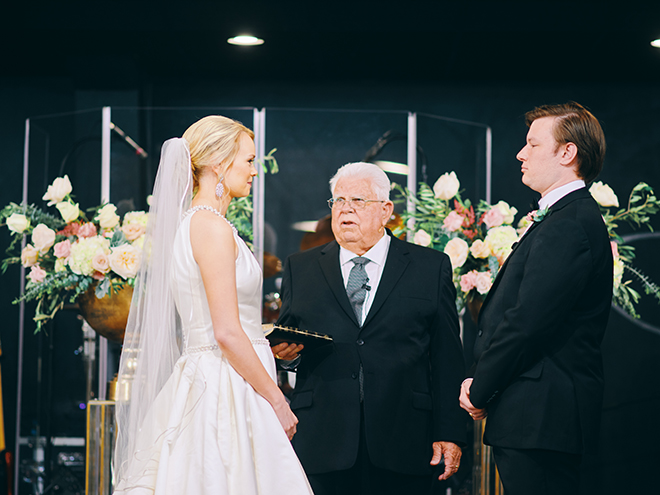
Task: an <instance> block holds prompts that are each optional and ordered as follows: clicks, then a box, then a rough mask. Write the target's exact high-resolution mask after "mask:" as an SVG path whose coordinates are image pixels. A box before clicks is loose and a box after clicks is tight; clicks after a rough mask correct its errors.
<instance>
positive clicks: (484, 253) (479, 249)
mask: <svg viewBox="0 0 660 495" xmlns="http://www.w3.org/2000/svg"><path fill="white" fill-rule="evenodd" d="M470 253H471V254H472V256H474V257H475V258H488V257H489V256H490V248H489V247H488V244H486V243H485V242H484V241H482V240H481V239H477V240H476V241H474V242H473V243H472V246H470Z"/></svg>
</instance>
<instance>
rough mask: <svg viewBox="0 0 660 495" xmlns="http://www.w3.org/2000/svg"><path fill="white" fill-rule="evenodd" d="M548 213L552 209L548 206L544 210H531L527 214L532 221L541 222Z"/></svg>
mask: <svg viewBox="0 0 660 495" xmlns="http://www.w3.org/2000/svg"><path fill="white" fill-rule="evenodd" d="M548 213H550V209H549V208H548V207H547V206H546V207H545V208H543V209H542V210H534V211H530V212H529V213H528V214H527V219H528V220H529V221H530V222H534V223H539V222H541V221H543V219H544V218H545V217H546V216H547V215H548Z"/></svg>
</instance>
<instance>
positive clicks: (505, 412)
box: [470, 188, 613, 454]
mask: <svg viewBox="0 0 660 495" xmlns="http://www.w3.org/2000/svg"><path fill="white" fill-rule="evenodd" d="M612 279H613V267H612V250H611V247H610V243H609V238H608V234H607V228H606V226H605V224H604V222H603V219H602V217H601V213H600V210H599V208H598V205H597V204H596V202H595V201H594V199H593V198H592V197H591V195H590V194H589V192H588V191H587V189H585V188H582V189H579V190H577V191H573V192H572V193H570V194H568V195H567V196H565V197H564V198H562V199H561V200H559V201H558V202H557V203H556V204H555V205H553V206H552V207H551V208H550V211H549V213H548V215H547V216H546V217H545V218H544V219H543V220H542V221H541V222H539V223H535V224H534V225H533V226H532V227H531V228H530V229H529V230H528V231H527V232H526V233H525V235H524V236H523V237H522V239H521V240H520V242H519V243H518V244H517V245H516V246H514V250H513V252H512V253H511V255H510V256H509V258H508V259H507V261H506V263H505V264H504V265H503V266H502V268H501V270H500V272H499V274H498V276H497V278H496V280H495V282H494V284H493V287H492V288H491V290H490V292H489V293H488V296H487V297H486V300H485V301H484V304H483V306H482V308H481V313H480V314H479V323H478V332H477V339H476V343H475V360H476V362H477V364H476V369H475V372H474V374H473V376H474V381H473V383H472V387H471V390H470V400H471V402H472V403H473V404H474V406H475V407H478V408H484V407H487V409H488V419H487V421H486V431H485V436H484V441H485V442H486V443H488V444H491V445H495V446H498V447H505V448H520V449H531V448H534V449H547V450H555V451H560V452H567V453H572V454H579V453H582V452H583V449H584V447H585V444H586V443H587V442H590V441H592V440H593V439H594V437H595V436H596V435H597V433H598V424H599V418H600V411H601V403H602V390H603V384H602V382H603V369H602V362H601V354H600V344H601V340H602V338H603V334H604V332H605V326H606V324H607V319H608V316H609V312H610V304H611V300H612Z"/></svg>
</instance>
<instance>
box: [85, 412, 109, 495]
mask: <svg viewBox="0 0 660 495" xmlns="http://www.w3.org/2000/svg"><path fill="white" fill-rule="evenodd" d="M114 444H115V402H114V401H112V400H90V401H89V402H88V403H87V455H86V462H85V466H86V467H85V469H86V474H85V493H86V495H110V494H111V492H112V472H111V468H110V462H111V460H112V452H113V450H114Z"/></svg>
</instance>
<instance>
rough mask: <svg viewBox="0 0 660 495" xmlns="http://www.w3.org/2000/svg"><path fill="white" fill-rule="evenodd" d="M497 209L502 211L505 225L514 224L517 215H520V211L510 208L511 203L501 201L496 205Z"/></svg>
mask: <svg viewBox="0 0 660 495" xmlns="http://www.w3.org/2000/svg"><path fill="white" fill-rule="evenodd" d="M495 208H497V209H498V210H500V213H502V216H503V217H504V223H506V224H509V225H511V224H512V223H513V219H514V218H516V213H518V209H517V208H514V207H513V206H509V203H507V202H506V201H500V202H499V203H497V204H496V205H495Z"/></svg>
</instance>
